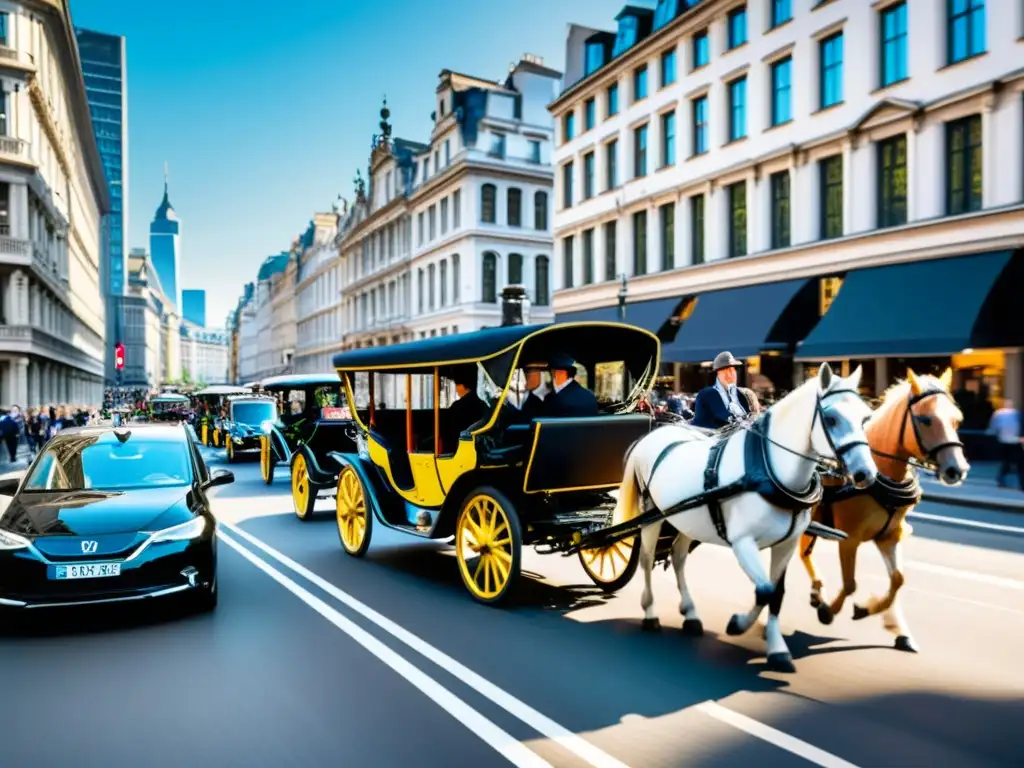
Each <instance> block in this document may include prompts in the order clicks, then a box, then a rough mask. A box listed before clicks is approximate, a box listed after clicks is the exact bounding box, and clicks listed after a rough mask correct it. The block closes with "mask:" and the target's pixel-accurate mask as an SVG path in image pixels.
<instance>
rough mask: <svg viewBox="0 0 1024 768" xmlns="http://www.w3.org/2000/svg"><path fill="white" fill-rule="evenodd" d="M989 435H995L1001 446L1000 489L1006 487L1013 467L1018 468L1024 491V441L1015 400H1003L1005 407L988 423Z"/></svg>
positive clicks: (1018, 477) (998, 478) (998, 480)
mask: <svg viewBox="0 0 1024 768" xmlns="http://www.w3.org/2000/svg"><path fill="white" fill-rule="evenodd" d="M987 431H988V434H990V435H994V436H995V438H996V442H997V443H998V444H999V461H1000V464H999V474H998V475H997V476H996V482H997V483H998V484H999V487H1000V488H1005V487H1006V475H1007V474H1008V473H1009V472H1010V471H1011V469H1010V467H1011V465H1014V466H1016V468H1017V481H1018V482H1019V483H1020V489H1021V490H1022V491H1024V445H1022V443H1024V440H1022V438H1021V417H1020V411H1018V410H1017V409H1016V408H1015V407H1014V405H1013V400H1010V399H1009V398H1007V399H1006V400H1003V407H1002V408H1000V409H999V410H998V411H996V412H995V413H993V414H992V419H991V421H989V423H988V430H987Z"/></svg>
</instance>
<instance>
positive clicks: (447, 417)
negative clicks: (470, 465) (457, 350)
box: [442, 365, 488, 451]
mask: <svg viewBox="0 0 1024 768" xmlns="http://www.w3.org/2000/svg"><path fill="white" fill-rule="evenodd" d="M448 378H450V379H451V380H452V381H453V382H454V383H455V393H456V394H457V395H458V396H459V399H458V400H456V401H455V402H454V403H452V404H451V405H449V406H448V407H447V408H446V409H445V410H444V426H443V427H442V442H443V444H444V447H445V450H446V451H454V450H455V449H456V448H457V447H458V444H459V434H460V433H462V432H463V431H465V430H466V429H468V428H469V427H471V426H473V425H474V424H476V423H477V422H478V421H480V420H481V419H485V418H487V414H488V408H487V406H486V405H485V404H484V401H483V400H481V399H480V397H479V396H478V395H477V393H476V366H475V365H467V366H463V367H460V368H458V369H456V370H455V371H453V372H452V373H451V375H450V376H448Z"/></svg>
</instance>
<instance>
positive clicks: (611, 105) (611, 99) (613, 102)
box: [605, 83, 619, 117]
mask: <svg viewBox="0 0 1024 768" xmlns="http://www.w3.org/2000/svg"><path fill="white" fill-rule="evenodd" d="M605 96H606V97H607V101H606V103H607V106H608V111H607V114H606V115H605V116H606V117H611V116H612V115H617V114H619V84H618V83H612V84H611V85H609V86H608V90H607V91H606V93H605Z"/></svg>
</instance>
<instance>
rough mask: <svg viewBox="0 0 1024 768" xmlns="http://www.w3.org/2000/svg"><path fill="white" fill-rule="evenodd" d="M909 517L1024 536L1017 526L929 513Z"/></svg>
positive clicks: (918, 513)
mask: <svg viewBox="0 0 1024 768" xmlns="http://www.w3.org/2000/svg"><path fill="white" fill-rule="evenodd" d="M907 517H910V518H914V519H917V520H931V521H933V522H936V523H946V524H948V525H960V526H963V527H964V528H978V529H981V530H984V531H996V532H998V533H1018V534H1020V535H1021V536H1024V528H1019V527H1017V526H1016V525H1000V524H999V523H983V522H981V521H979V520H964V519H962V518H959V517H947V516H946V515H932V514H929V513H927V512H910V513H908V514H907Z"/></svg>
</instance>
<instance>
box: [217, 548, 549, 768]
mask: <svg viewBox="0 0 1024 768" xmlns="http://www.w3.org/2000/svg"><path fill="white" fill-rule="evenodd" d="M220 540H221V541H223V542H224V543H225V544H227V545H228V546H229V547H231V548H232V549H233V550H235V551H236V552H238V554H240V555H241V556H242V557H244V558H245V559H246V560H248V561H249V562H250V563H252V564H253V565H255V566H256V567H257V568H259V569H260V570H261V571H263V572H264V573H265V574H267V575H268V576H270V578H272V579H273V580H274V581H276V582H277V583H278V584H280V585H281V586H282V587H284V588H285V589H287V590H288V591H289V592H291V593H292V594H293V595H295V596H296V597H297V598H299V599H300V600H302V602H304V603H305V604H306V605H308V606H309V607H310V608H312V609H313V610H314V611H316V612H317V613H319V614H320V615H321V616H323V617H324V618H325V619H327V621H329V622H331V623H332V624H333V625H334V626H336V627H337V628H338V629H340V630H341V631H342V632H344V633H345V634H346V635H348V636H349V637H351V638H352V639H353V640H355V641H356V642H357V643H359V644H360V645H361V646H363V648H365V649H366V650H368V651H369V652H370V653H372V654H373V655H374V656H376V657H377V658H378V659H380V660H381V661H382V662H384V663H385V664H387V665H388V666H389V667H391V669H393V670H394V671H395V672H397V673H398V674H399V675H401V676H402V677H404V678H405V679H406V680H408V681H409V682H410V683H412V684H413V685H414V686H415V687H416V688H418V689H419V690H420V691H421V692H422V693H423V694H424V695H426V696H427V697H428V698H429V699H431V700H432V701H433V702H434V703H435V704H437V705H438V706H439V707H441V709H443V710H444V711H445V712H447V713H448V714H449V715H451V716H452V717H453V718H455V719H456V720H457V721H458V722H460V723H461V724H462V725H464V726H465V727H466V728H468V729H469V730H470V731H471V732H472V733H473V734H474V735H476V736H478V737H479V738H480V739H481V740H483V741H484V742H486V743H487V744H488V746H490V747H492V748H493V749H494V750H495V751H497V752H498V753H499V754H501V755H502V757H504V758H505V759H506V760H508V761H509V762H510V763H512V764H513V765H517V766H523V768H552V766H551V763H549V762H548V761H547V760H544V759H543V758H542V757H540V755H538V754H537V753H536V752H533V751H532V750H530V749H529V748H528V747H526V745H524V744H523V743H522V742H520V741H519V740H518V739H516V738H514V737H513V736H512V735H511V734H509V733H506V732H505V731H503V730H502V729H501V728H499V727H498V726H497V725H495V724H494V723H493V722H492V721H490V720H488V719H487V718H486V717H484V716H483V715H482V714H480V713H479V712H477V711H476V710H475V709H473V708H472V707H471V706H469V705H468V704H467V703H466V702H464V701H463V700H462V699H460V698H459V697H457V696H456V695H455V694H453V693H452V692H451V691H449V690H448V689H447V688H445V687H444V686H442V685H441V684H440V683H438V682H437V681H436V680H434V679H433V678H432V677H430V676H428V675H427V674H426V673H424V672H422V671H421V670H420V669H418V668H417V667H415V666H413V665H412V664H411V663H409V662H408V661H406V660H405V659H403V658H402V657H401V656H400V655H398V653H396V652H395V651H393V650H391V649H390V648H388V646H386V645H384V643H382V642H381V641H380V640H378V639H377V638H375V637H374V636H373V635H371V634H370V633H369V632H367V631H366V630H365V629H362V628H361V627H359V626H358V625H357V624H355V623H354V622H353V621H351V620H350V619H347V618H345V617H344V616H342V615H341V614H340V613H339V612H338V611H336V610H335V609H334V608H332V607H331V606H329V605H328V604H327V603H325V602H324V601H323V600H321V599H320V598H319V597H317V596H316V595H314V594H313V593H311V592H309V591H308V590H306V589H305V588H304V587H302V586H300V585H299V584H297V583H296V582H294V581H292V580H291V579H290V578H288V577H287V576H285V575H284V574H283V573H281V572H280V571H279V570H277V569H276V568H274V567H273V566H272V565H270V564H269V563H267V561H265V560H263V559H262V558H259V557H257V556H256V555H254V554H253V553H252V552H250V551H249V550H248V549H246V548H245V547H243V546H242V545H241V544H239V543H238V542H236V541H235V540H234V539H232V538H231V537H229V536H227V535H225V534H223V533H221V536H220Z"/></svg>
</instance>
